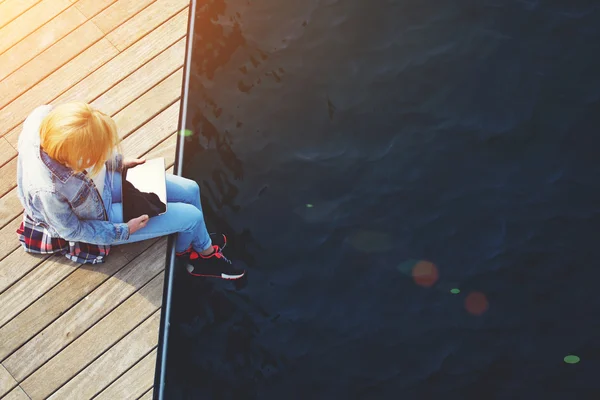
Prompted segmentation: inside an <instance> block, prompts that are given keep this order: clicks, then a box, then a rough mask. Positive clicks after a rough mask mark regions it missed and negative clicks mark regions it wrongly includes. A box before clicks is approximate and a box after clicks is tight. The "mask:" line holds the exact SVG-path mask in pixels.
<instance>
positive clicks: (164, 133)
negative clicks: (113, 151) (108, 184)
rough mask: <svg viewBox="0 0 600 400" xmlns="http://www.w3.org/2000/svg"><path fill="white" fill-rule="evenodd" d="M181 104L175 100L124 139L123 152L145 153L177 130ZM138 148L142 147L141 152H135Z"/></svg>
mask: <svg viewBox="0 0 600 400" xmlns="http://www.w3.org/2000/svg"><path fill="white" fill-rule="evenodd" d="M179 104H180V102H179V101H177V102H175V103H174V104H173V105H171V106H170V107H169V108H167V109H166V110H164V111H163V112H161V113H160V114H158V115H157V116H156V117H154V118H153V119H152V120H150V121H149V122H148V123H147V124H145V125H144V126H142V127H141V128H140V129H138V130H137V131H135V132H134V133H133V134H131V135H129V136H128V137H127V138H126V139H125V140H123V142H122V144H121V145H122V147H123V154H137V153H141V154H145V153H147V152H148V151H150V150H152V148H153V147H155V146H156V145H157V144H159V143H161V142H162V141H163V140H165V139H166V138H167V137H169V136H170V135H171V134H172V133H173V132H175V130H176V129H177V121H178V118H179ZM136 149H140V150H141V152H140V151H138V152H134V151H135V150H136ZM167 151H169V150H167ZM146 157H147V156H146Z"/></svg>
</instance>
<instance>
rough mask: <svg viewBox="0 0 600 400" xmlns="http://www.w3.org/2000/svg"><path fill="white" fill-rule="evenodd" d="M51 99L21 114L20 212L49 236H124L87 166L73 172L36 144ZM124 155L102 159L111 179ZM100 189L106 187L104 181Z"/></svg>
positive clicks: (87, 239)
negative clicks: (110, 213)
mask: <svg viewBox="0 0 600 400" xmlns="http://www.w3.org/2000/svg"><path fill="white" fill-rule="evenodd" d="M50 110H52V106H51V105H45V106H40V107H38V108H36V109H35V110H34V111H33V112H32V113H31V114H30V115H29V116H28V117H27V119H26V120H25V122H24V124H23V131H22V132H21V135H20V136H19V143H18V152H19V155H18V162H17V193H18V196H19V200H20V201H21V204H22V205H23V208H24V209H25V213H26V214H27V215H29V217H30V218H31V219H32V220H33V221H34V223H35V224H36V225H40V226H42V227H43V228H45V229H46V230H47V231H48V232H49V234H50V235H51V236H52V237H59V238H62V239H65V240H67V241H73V242H84V243H90V244H97V245H110V244H112V243H113V242H115V241H117V240H127V239H129V228H128V226H127V224H126V223H112V222H110V221H108V216H107V212H106V210H105V207H104V202H103V200H102V196H101V195H100V193H99V192H98V190H97V189H96V186H95V185H94V182H93V181H92V180H91V179H90V178H89V177H88V176H87V173H86V172H81V173H78V172H74V171H73V170H72V169H71V168H69V167H67V166H65V165H62V164H60V163H58V162H57V161H55V160H53V159H52V158H50V156H48V154H46V152H45V151H43V149H42V148H41V147H40V135H39V129H40V125H41V122H42V120H43V118H44V117H45V116H46V115H47V114H48V113H49V112H50ZM122 167H123V156H122V155H121V154H116V155H115V156H114V158H113V159H112V160H110V161H107V162H106V173H107V175H109V174H110V179H111V182H112V178H113V176H114V172H115V171H119V172H120V171H121V170H122ZM104 190H105V191H110V190H111V188H110V187H109V185H105V188H104Z"/></svg>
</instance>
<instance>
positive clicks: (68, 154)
mask: <svg viewBox="0 0 600 400" xmlns="http://www.w3.org/2000/svg"><path fill="white" fill-rule="evenodd" d="M119 142H120V140H119V135H118V133H117V125H116V124H115V122H114V121H113V119H112V118H111V117H109V116H108V115H106V114H104V113H102V112H100V111H98V110H95V109H93V108H92V107H91V106H90V105H89V104H86V103H67V104H62V105H59V106H56V107H54V108H53V109H52V110H51V111H50V113H48V115H46V117H45V118H44V119H43V120H42V124H41V126H40V145H41V147H42V149H44V151H45V152H46V153H48V155H49V156H50V157H52V158H53V159H54V160H56V161H58V162H59V163H61V164H64V165H66V166H68V167H69V168H71V169H73V170H74V171H76V172H82V171H83V170H84V169H86V168H90V167H92V166H94V168H93V169H92V171H91V175H96V174H97V173H98V172H100V169H102V166H103V165H104V162H105V161H107V160H108V159H109V158H110V157H111V156H112V155H113V152H114V151H115V150H117V151H119V152H120V143H119Z"/></svg>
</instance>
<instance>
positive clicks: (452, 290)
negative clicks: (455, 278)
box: [450, 288, 460, 294]
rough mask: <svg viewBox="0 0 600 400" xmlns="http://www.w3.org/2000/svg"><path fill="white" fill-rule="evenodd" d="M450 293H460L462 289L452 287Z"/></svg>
mask: <svg viewBox="0 0 600 400" xmlns="http://www.w3.org/2000/svg"><path fill="white" fill-rule="evenodd" d="M450 293H452V294H459V293H460V289H457V288H454V289H450Z"/></svg>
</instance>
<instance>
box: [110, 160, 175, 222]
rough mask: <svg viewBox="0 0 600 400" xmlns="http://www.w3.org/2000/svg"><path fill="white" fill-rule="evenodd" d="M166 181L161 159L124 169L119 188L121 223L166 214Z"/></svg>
mask: <svg viewBox="0 0 600 400" xmlns="http://www.w3.org/2000/svg"><path fill="white" fill-rule="evenodd" d="M166 179H167V177H166V171H165V159H164V158H163V157H159V158H154V159H151V160H146V162H144V163H143V164H139V165H136V166H135V167H132V168H126V169H124V170H123V179H122V186H121V194H122V195H121V197H122V204H123V222H127V221H129V220H131V219H133V218H137V217H139V216H141V215H148V216H149V217H150V218H152V217H156V216H158V215H162V214H164V213H166V212H167V180H166Z"/></svg>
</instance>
